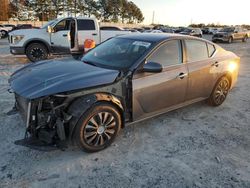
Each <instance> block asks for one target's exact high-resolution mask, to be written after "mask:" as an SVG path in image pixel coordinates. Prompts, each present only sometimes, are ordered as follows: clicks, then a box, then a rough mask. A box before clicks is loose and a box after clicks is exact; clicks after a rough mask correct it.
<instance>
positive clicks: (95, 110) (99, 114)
mask: <svg viewBox="0 0 250 188" xmlns="http://www.w3.org/2000/svg"><path fill="white" fill-rule="evenodd" d="M121 125H122V120H121V114H120V113H119V110H118V109H117V108H116V107H115V106H113V105H112V104H109V103H106V102H100V103H96V104H94V105H93V106H92V107H91V108H90V109H89V110H87V111H86V112H85V113H84V114H83V115H82V116H81V118H80V119H79V121H78V122H77V125H76V129H75V130H74V135H73V139H74V143H76V144H77V145H78V146H79V147H80V148H81V149H83V150H84V151H86V152H97V151H100V150H103V149H105V148H107V147H108V146H109V145H110V144H111V143H112V142H113V141H114V140H115V138H116V136H117V134H118V132H119V131H120V128H121Z"/></svg>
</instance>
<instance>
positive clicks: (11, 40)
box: [8, 35, 13, 44]
mask: <svg viewBox="0 0 250 188" xmlns="http://www.w3.org/2000/svg"><path fill="white" fill-rule="evenodd" d="M8 39H9V43H10V44H12V43H13V37H12V35H9V37H8Z"/></svg>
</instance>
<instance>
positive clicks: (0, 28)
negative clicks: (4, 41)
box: [0, 24, 15, 38]
mask: <svg viewBox="0 0 250 188" xmlns="http://www.w3.org/2000/svg"><path fill="white" fill-rule="evenodd" d="M14 27H15V26H14V25H10V24H1V25H0V38H4V37H7V36H8V32H10V31H11V30H13V29H14Z"/></svg>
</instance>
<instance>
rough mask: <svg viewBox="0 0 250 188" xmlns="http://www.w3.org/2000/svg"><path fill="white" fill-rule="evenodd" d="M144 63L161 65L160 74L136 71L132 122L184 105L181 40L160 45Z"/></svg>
mask: <svg viewBox="0 0 250 188" xmlns="http://www.w3.org/2000/svg"><path fill="white" fill-rule="evenodd" d="M146 62H157V63H160V64H162V66H163V71H162V72H160V73H146V72H140V71H138V72H136V73H135V74H134V76H133V80H132V87H133V120H134V121H135V120H139V119H144V118H146V117H149V116H151V115H155V114H159V113H162V112H164V111H167V109H170V108H172V107H174V106H176V105H178V104H181V103H183V102H184V99H185V96H186V89H187V83H188V77H187V73H188V71H187V67H186V65H185V64H184V63H183V58H182V45H181V42H180V40H171V41H167V42H165V43H164V44H162V45H161V46H160V47H159V48H158V49H157V50H156V51H155V52H154V53H153V54H152V55H151V56H150V57H149V58H148V59H147V60H146Z"/></svg>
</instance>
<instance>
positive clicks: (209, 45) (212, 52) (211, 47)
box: [207, 43, 215, 57]
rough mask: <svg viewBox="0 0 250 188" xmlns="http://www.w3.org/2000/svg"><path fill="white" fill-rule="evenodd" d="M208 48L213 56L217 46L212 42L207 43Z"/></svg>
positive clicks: (209, 53) (209, 54) (210, 55)
mask: <svg viewBox="0 0 250 188" xmlns="http://www.w3.org/2000/svg"><path fill="white" fill-rule="evenodd" d="M207 49H208V56H209V57H212V55H213V54H214V52H215V47H214V45H212V44H209V43H207Z"/></svg>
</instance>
